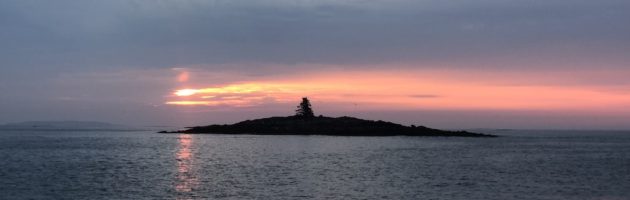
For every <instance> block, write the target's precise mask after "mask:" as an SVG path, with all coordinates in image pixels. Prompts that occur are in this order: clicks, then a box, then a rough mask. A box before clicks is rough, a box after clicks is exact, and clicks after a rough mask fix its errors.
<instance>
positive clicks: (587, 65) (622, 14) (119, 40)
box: [0, 0, 630, 129]
mask: <svg viewBox="0 0 630 200" xmlns="http://www.w3.org/2000/svg"><path fill="white" fill-rule="evenodd" d="M628 10H630V1H627V0H601V1H592V0H472V1H458V0H266V1H263V0H247V1H245V0H214V1H212V0H203V1H201V0H199V1H197V0H181V1H162V0H108V1H91V0H73V1H69V0H57V1H37V0H3V1H0V46H1V48H0V113H2V114H0V124H1V123H11V122H20V121H34V120H37V121H39V120H89V121H103V122H111V123H119V124H129V125H137V126H191V125H205V124H214V123H234V122H238V121H241V120H245V119H254V118H259V117H266V116H288V115H292V114H293V113H294V110H295V106H297V104H298V103H299V102H300V101H301V98H302V97H308V98H309V99H310V100H311V103H312V104H313V107H314V111H315V113H316V114H317V115H319V114H322V115H326V116H346V115H347V116H355V117H361V118H366V119H374V120H379V119H380V120H387V121H393V122H397V123H402V124H406V125H410V124H415V125H425V126H430V127H436V128H447V129H469V128H527V129H630V123H628V122H630V78H628V77H630V25H629V24H628V21H630V12H627V11H628Z"/></svg>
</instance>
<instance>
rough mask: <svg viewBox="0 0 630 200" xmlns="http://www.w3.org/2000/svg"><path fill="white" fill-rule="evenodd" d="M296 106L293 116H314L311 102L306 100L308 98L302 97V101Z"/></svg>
mask: <svg viewBox="0 0 630 200" xmlns="http://www.w3.org/2000/svg"><path fill="white" fill-rule="evenodd" d="M297 108H298V109H297V110H295V116H297V117H302V118H311V117H315V114H313V109H312V108H311V103H310V102H309V101H308V98H306V97H303V98H302V103H300V105H299V106H298V107H297Z"/></svg>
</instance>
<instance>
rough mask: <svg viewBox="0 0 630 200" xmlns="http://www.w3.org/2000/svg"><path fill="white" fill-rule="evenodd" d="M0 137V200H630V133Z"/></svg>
mask: <svg viewBox="0 0 630 200" xmlns="http://www.w3.org/2000/svg"><path fill="white" fill-rule="evenodd" d="M494 133H499V134H501V135H507V136H505V137H500V138H434V137H332V136H254V135H241V136H233V135H178V134H172V135H167V134H156V133H152V132H98V131H92V132H72V131H65V132H62V131H59V132H52V131H39V132H37V131H2V132H0V199H502V200H503V199H601V200H617V199H619V200H620V199H630V132H601V131H600V132H597V131H593V132H586V131H580V132H574V131H494Z"/></svg>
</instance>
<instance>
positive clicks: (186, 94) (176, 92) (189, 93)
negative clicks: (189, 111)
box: [174, 89, 199, 97]
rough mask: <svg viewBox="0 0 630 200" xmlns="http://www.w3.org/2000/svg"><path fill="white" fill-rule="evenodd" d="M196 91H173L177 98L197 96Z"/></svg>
mask: <svg viewBox="0 0 630 200" xmlns="http://www.w3.org/2000/svg"><path fill="white" fill-rule="evenodd" d="M198 91H199V90H195V89H183V90H177V91H175V93H174V94H175V95H177V96H180V97H182V96H191V95H194V94H197V92H198Z"/></svg>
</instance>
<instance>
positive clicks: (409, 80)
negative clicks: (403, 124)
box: [166, 71, 630, 110]
mask: <svg viewBox="0 0 630 200" xmlns="http://www.w3.org/2000/svg"><path fill="white" fill-rule="evenodd" d="M466 75H467V76H469V77H474V76H475V74H466ZM466 75H462V74H449V73H436V72H422V71H413V72H395V71H394V72H393V71H373V72H345V73H319V74H309V75H308V76H292V77H285V78H277V79H273V80H257V81H249V82H240V83H232V84H226V85H223V86H218V87H207V88H196V89H180V90H177V91H175V93H174V94H175V96H172V97H169V100H168V101H167V102H166V104H169V105H176V106H219V105H221V106H235V107H242V106H256V105H263V104H265V103H291V102H295V101H297V100H299V99H300V98H301V97H303V96H308V97H309V98H311V99H312V100H314V101H317V102H321V103H331V104H343V105H353V104H354V105H356V104H360V105H362V109H506V110H507V109H509V110H527V109H536V110H553V109H568V110H599V109H611V108H620V107H630V94H627V93H614V92H609V91H606V90H600V89H596V88H588V87H574V86H567V85H553V84H551V85H536V84H505V82H506V80H508V81H509V77H507V78H505V80H503V79H500V78H499V80H496V81H495V82H492V81H479V80H476V79H474V78H468V77H466Z"/></svg>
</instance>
